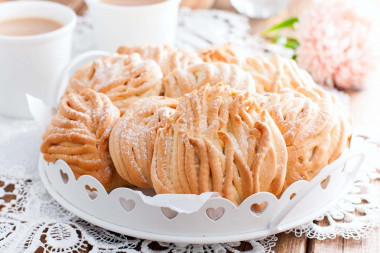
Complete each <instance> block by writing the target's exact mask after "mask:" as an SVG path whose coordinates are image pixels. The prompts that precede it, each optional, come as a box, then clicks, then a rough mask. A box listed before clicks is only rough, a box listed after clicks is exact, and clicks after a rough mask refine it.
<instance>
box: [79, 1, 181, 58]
mask: <svg viewBox="0 0 380 253" xmlns="http://www.w3.org/2000/svg"><path fill="white" fill-rule="evenodd" d="M136 1H138V0H136ZM86 3H87V5H88V9H89V15H90V18H91V21H92V24H93V27H94V35H95V41H96V44H97V49H100V50H106V51H109V52H114V51H116V50H117V48H118V47H119V46H122V45H127V46H136V45H141V44H151V45H159V44H169V45H171V44H173V43H174V39H175V30H176V27H177V16H178V7H179V3H180V0H165V1H163V2H159V3H155V4H150V5H139V6H119V5H111V4H106V3H103V2H101V1H100V0H86Z"/></svg>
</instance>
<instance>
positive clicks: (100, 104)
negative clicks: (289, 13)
mask: <svg viewBox="0 0 380 253" xmlns="http://www.w3.org/2000/svg"><path fill="white" fill-rule="evenodd" d="M119 118H120V112H119V110H118V109H117V108H116V107H115V106H114V105H112V103H111V101H110V100H109V98H108V97H107V96H106V95H104V94H101V93H97V92H96V91H94V90H91V89H84V90H82V91H80V92H79V93H70V94H68V95H66V96H65V97H64V98H63V99H62V100H61V102H60V104H59V109H58V112H57V114H56V115H55V116H54V117H53V118H52V120H51V123H50V125H49V126H48V127H47V129H46V132H45V133H44V135H43V142H42V145H41V152H42V153H43V155H44V159H45V160H46V161H48V162H55V161H57V160H58V159H62V160H63V161H65V162H66V163H67V164H68V165H69V166H70V168H71V169H72V171H73V172H74V175H75V177H77V178H78V177H80V176H81V175H91V176H93V177H95V178H96V179H97V180H99V182H100V183H102V184H103V186H104V188H105V189H106V190H107V191H109V190H112V189H113V188H116V187H119V186H121V185H125V184H126V182H125V181H124V180H122V179H121V177H120V176H119V175H118V174H117V173H116V170H115V168H114V166H113V163H112V160H111V157H110V155H109V152H108V139H109V136H110V134H111V129H112V127H113V126H114V125H115V124H116V122H117V121H118V119H119Z"/></svg>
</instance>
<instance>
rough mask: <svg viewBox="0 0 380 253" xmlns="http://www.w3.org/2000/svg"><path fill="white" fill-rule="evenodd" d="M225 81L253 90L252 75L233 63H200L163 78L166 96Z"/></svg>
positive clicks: (179, 95) (239, 88)
mask: <svg viewBox="0 0 380 253" xmlns="http://www.w3.org/2000/svg"><path fill="white" fill-rule="evenodd" d="M218 83H226V84H228V85H230V86H231V87H232V88H235V89H237V90H242V91H249V92H255V82H254V81H253V79H252V77H251V76H250V75H249V74H248V73H246V72H245V71H243V70H242V69H241V68H239V67H238V66H237V65H235V64H228V63H225V62H216V63H202V64H197V65H193V66H191V67H188V68H187V69H178V70H175V71H173V72H172V73H170V74H169V75H168V76H166V77H165V78H164V80H163V88H164V94H165V96H168V97H181V96H183V95H184V94H187V93H189V92H191V91H193V90H196V89H199V88H200V87H202V86H204V85H206V84H210V85H211V86H212V85H216V84H218Z"/></svg>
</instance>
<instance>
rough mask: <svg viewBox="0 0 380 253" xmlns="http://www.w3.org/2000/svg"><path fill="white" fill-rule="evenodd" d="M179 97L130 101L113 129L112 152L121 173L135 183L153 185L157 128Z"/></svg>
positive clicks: (144, 185) (143, 186) (144, 186)
mask: <svg viewBox="0 0 380 253" xmlns="http://www.w3.org/2000/svg"><path fill="white" fill-rule="evenodd" d="M177 104H178V100H177V99H173V98H165V97H149V98H143V99H140V100H139V101H137V102H135V103H133V104H132V105H130V106H129V107H128V108H127V110H126V111H125V114H124V116H123V117H122V118H121V119H120V120H119V122H118V123H117V124H116V125H115V127H114V128H113V130H112V133H111V138H110V144H109V145H110V153H111V157H112V160H113V162H114V164H115V167H116V169H117V171H118V173H119V175H120V176H121V177H122V178H123V179H125V180H127V181H128V182H129V183H131V184H132V185H135V186H138V187H142V188H149V187H152V181H151V179H150V166H151V163H152V155H153V149H154V142H155V139H156V132H157V129H158V128H160V127H161V126H162V125H164V124H165V123H166V121H167V120H168V119H170V117H171V116H172V114H173V113H174V111H175V108H176V107H177Z"/></svg>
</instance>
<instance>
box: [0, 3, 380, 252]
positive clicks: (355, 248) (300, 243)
mask: <svg viewBox="0 0 380 253" xmlns="http://www.w3.org/2000/svg"><path fill="white" fill-rule="evenodd" d="M2 1H4V0H0V2H2ZM54 1H56V2H59V3H62V4H65V5H67V6H69V7H71V8H72V9H74V10H75V11H76V12H77V14H78V15H82V14H83V13H84V12H85V11H86V5H85V3H84V1H83V0H54ZM310 3H311V1H310V0H292V1H291V3H290V5H289V6H288V7H287V8H286V9H285V10H283V11H282V12H281V13H279V14H278V15H276V16H275V17H272V18H270V19H263V20H254V19H253V20H251V27H252V29H251V32H252V33H257V32H260V31H263V30H264V29H265V28H267V27H269V26H271V25H273V24H275V23H278V22H280V21H281V20H284V19H286V18H287V17H292V16H297V15H298V14H299V13H300V12H301V11H302V10H304V9H305V8H308V6H309V5H310ZM213 8H218V9H225V10H232V11H233V8H232V7H231V5H230V3H229V1H228V0H216V2H215V4H214V6H213ZM376 80H379V79H378V78H376V77H374V78H373V79H372V80H371V81H370V82H368V84H366V87H365V89H364V90H363V91H361V92H356V93H351V94H349V95H350V97H351V111H352V113H353V115H354V118H355V122H356V123H355V125H356V126H360V127H371V128H373V129H379V130H378V131H379V132H380V99H379V95H380V83H379V82H378V81H376ZM374 184H375V186H376V190H377V193H378V196H379V198H380V182H374ZM277 237H278V241H277V244H276V246H275V248H274V251H275V252H281V253H282V252H286V253H288V252H289V253H293V252H294V253H296V252H300V253H301V252H316V253H317V252H322V253H330V252H333V253H339V252H345V253H350V252H352V253H372V252H373V253H376V252H380V230H379V229H375V230H374V231H373V232H372V233H371V234H370V235H369V237H368V238H366V239H362V240H354V239H349V240H346V239H343V238H342V237H338V238H336V239H334V240H331V239H328V240H324V241H320V240H316V239H307V238H306V237H305V236H302V237H299V238H298V237H295V236H294V234H293V233H291V234H285V233H281V234H278V235H277ZM239 249H240V250H241V251H244V250H248V249H249V246H248V244H242V245H241V247H239Z"/></svg>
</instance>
